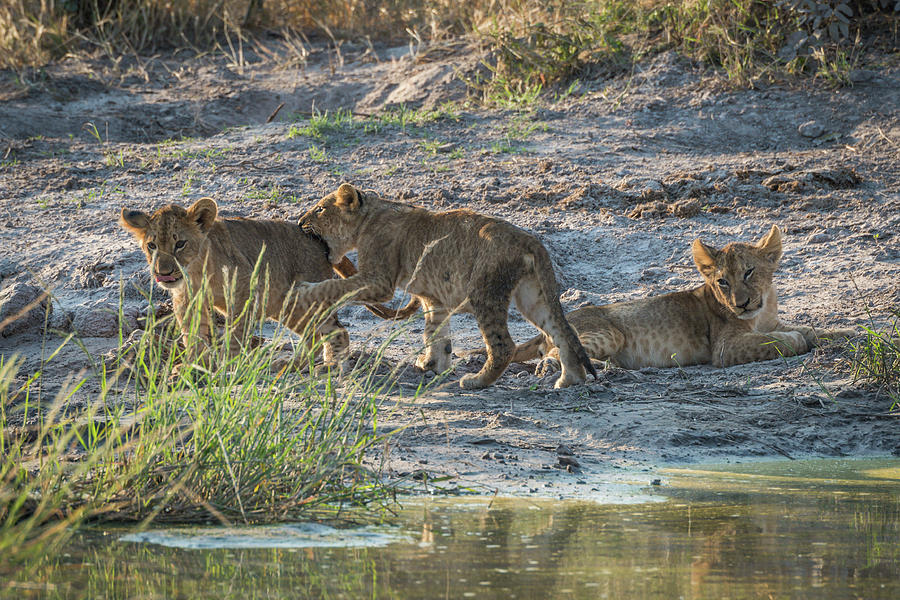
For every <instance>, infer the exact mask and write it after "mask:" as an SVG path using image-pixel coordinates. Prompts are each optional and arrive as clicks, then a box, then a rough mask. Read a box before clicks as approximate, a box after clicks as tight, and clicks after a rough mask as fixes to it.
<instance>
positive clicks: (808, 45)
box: [0, 0, 900, 93]
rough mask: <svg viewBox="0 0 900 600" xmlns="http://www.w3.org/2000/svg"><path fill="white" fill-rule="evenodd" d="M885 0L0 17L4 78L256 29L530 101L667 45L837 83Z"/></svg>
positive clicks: (214, 46)
mask: <svg viewBox="0 0 900 600" xmlns="http://www.w3.org/2000/svg"><path fill="white" fill-rule="evenodd" d="M898 15H900V2H895V0H856V1H852V0H780V1H778V2H772V1H764V0H705V1H704V0H679V1H671V0H669V1H667V0H641V1H636V2H631V1H624V0H594V1H582V2H570V1H566V0H547V1H540V0H473V1H471V2H456V1H453V0H384V1H382V2H377V3H376V2H363V1H360V0H311V1H307V2H301V1H299V0H11V1H10V2H8V3H4V6H2V7H0V32H2V33H0V68H12V69H22V68H24V67H39V66H41V65H43V64H46V63H47V62H49V61H51V60H56V59H59V58H62V57H64V56H66V55H68V54H71V53H85V52H88V53H90V52H100V53H102V54H105V55H106V56H108V57H110V58H113V59H115V58H116V57H117V56H121V55H122V54H139V53H144V52H150V51H153V50H154V49H158V48H163V47H171V46H173V45H174V46H177V47H185V48H192V49H194V50H196V51H198V52H206V51H213V52H215V51H218V50H222V51H226V52H227V51H230V52H234V48H235V46H236V45H240V44H243V43H245V42H246V41H249V40H250V39H251V38H252V37H253V36H254V35H256V34H258V33H260V32H263V31H268V32H272V31H277V32H279V34H280V35H284V36H286V37H290V38H292V39H298V40H301V43H302V40H303V39H307V38H308V37H312V36H319V37H327V38H330V39H331V40H333V41H334V42H335V44H339V43H340V40H343V39H352V40H357V41H358V40H360V39H364V40H368V42H369V43H372V42H377V41H385V42H394V43H404V42H406V41H408V40H414V41H416V42H428V43H432V44H433V43H436V42H441V41H444V40H447V39H458V38H460V37H465V38H466V39H467V40H468V41H469V42H470V43H472V44H473V45H476V46H481V47H483V49H485V50H488V53H487V56H488V57H489V58H488V60H487V61H486V62H487V65H488V67H489V69H490V70H491V73H492V77H491V78H490V81H488V82H471V83H474V84H475V85H476V87H478V86H479V84H481V87H482V88H483V87H484V86H485V85H487V84H489V85H490V87H491V88H498V89H500V90H505V91H507V92H509V93H524V92H528V91H532V92H533V91H534V90H537V91H540V90H542V89H545V88H546V87H547V86H548V85H550V84H553V83H556V82H560V81H563V82H564V81H566V80H568V79H570V78H572V77H577V76H578V75H579V74H581V73H583V72H585V71H586V70H596V69H598V68H599V69H601V70H614V69H619V68H623V67H625V66H627V64H628V63H629V62H630V61H631V60H633V59H634V58H639V57H640V56H642V55H644V54H646V53H647V52H652V51H659V50H663V49H669V48H676V49H678V50H679V51H681V52H683V53H685V54H686V55H688V56H690V57H691V58H693V59H696V60H698V61H702V62H704V63H706V64H709V65H713V66H716V67H722V68H724V69H725V72H726V73H727V76H728V78H729V79H731V80H733V81H735V82H736V83H738V84H741V85H746V84H752V82H753V81H754V80H756V79H759V78H773V77H781V76H784V75H786V74H787V75H791V74H798V73H810V74H813V75H815V76H818V77H823V78H825V79H827V80H828V81H829V82H831V83H834V84H837V85H840V84H845V83H849V79H848V73H849V71H850V70H851V69H852V68H853V67H854V66H855V64H856V63H857V62H859V61H860V60H861V56H860V44H859V41H860V39H861V36H867V37H872V36H871V34H872V33H873V32H877V35H876V36H875V37H876V38H877V39H876V45H877V44H881V45H884V46H885V48H891V47H896V43H897V32H898V22H900V19H898Z"/></svg>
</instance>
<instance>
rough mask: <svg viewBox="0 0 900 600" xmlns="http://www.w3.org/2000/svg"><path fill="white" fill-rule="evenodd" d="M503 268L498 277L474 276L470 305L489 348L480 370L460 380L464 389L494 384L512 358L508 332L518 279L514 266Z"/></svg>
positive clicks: (510, 337) (513, 349)
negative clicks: (475, 277) (511, 301)
mask: <svg viewBox="0 0 900 600" xmlns="http://www.w3.org/2000/svg"><path fill="white" fill-rule="evenodd" d="M504 271H505V272H504V273H502V274H501V273H498V274H497V275H496V276H495V277H490V276H487V277H482V278H479V279H475V281H474V282H473V283H474V285H473V286H472V288H471V292H470V293H469V306H470V307H471V309H472V314H473V315H474V316H475V320H476V321H477V322H478V328H479V329H480V330H481V337H482V338H484V345H485V346H486V347H487V361H485V363H484V366H483V367H482V368H481V370H480V371H479V372H478V373H475V374H469V375H466V376H464V377H463V378H462V379H460V380H459V385H460V387H462V388H465V389H469V390H474V389H478V388H483V387H487V386H489V385H491V384H492V383H494V382H495V381H497V379H498V378H499V377H500V375H502V374H503V371H505V370H506V367H508V366H509V363H510V362H511V361H512V356H513V352H514V351H515V348H516V344H515V342H513V339H512V336H511V335H509V329H508V328H507V325H506V323H507V319H508V318H509V302H510V298H511V296H512V288H513V286H514V285H515V280H516V277H515V275H516V274H515V266H513V265H510V266H509V268H508V269H505V270H504Z"/></svg>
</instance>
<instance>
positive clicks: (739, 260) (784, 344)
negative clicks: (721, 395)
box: [513, 226, 853, 373]
mask: <svg viewBox="0 0 900 600" xmlns="http://www.w3.org/2000/svg"><path fill="white" fill-rule="evenodd" d="M781 254H782V250H781V231H780V230H779V229H778V227H776V226H773V227H772V229H771V230H770V231H769V233H768V234H767V235H766V236H765V237H763V238H762V239H761V240H760V241H759V242H757V243H756V244H746V243H738V242H735V243H731V244H728V245H727V246H725V247H724V248H722V249H721V250H717V249H716V248H713V247H712V246H709V245H707V244H704V243H703V242H701V241H700V240H699V239H697V240H695V241H694V245H693V255H694V262H695V264H696V265H697V268H698V270H699V271H700V273H701V274H702V275H703V277H704V279H705V283H704V284H703V285H701V286H699V287H697V288H694V289H691V290H684V291H680V292H673V293H670V294H665V295H662V296H654V297H650V298H645V299H641V300H632V301H629V302H617V303H615V304H607V305H604V306H586V307H583V308H579V309H577V310H574V311H572V312H570V313H569V314H568V315H566V316H567V318H568V320H569V322H570V323H571V324H572V327H574V328H575V330H576V331H577V332H578V337H579V338H580V339H581V343H582V344H583V345H584V348H585V349H586V350H587V352H588V355H589V356H590V357H591V358H592V359H595V360H609V361H610V362H612V363H613V364H615V365H618V366H620V367H624V368H627V369H640V368H642V367H674V366H679V365H680V366H686V365H694V364H703V363H711V364H713V365H714V366H718V367H727V366H731V365H736V364H742V363H748V362H754V361H760V360H768V359H772V358H777V357H779V356H794V355H797V354H803V353H805V352H808V351H809V349H810V348H812V347H814V346H815V345H817V344H818V343H820V341H821V340H822V339H831V338H835V337H845V336H849V335H852V334H853V331H852V330H816V329H813V328H812V327H805V326H802V325H788V324H786V323H783V322H781V321H779V320H778V296H777V294H776V292H775V287H774V285H773V283H772V279H773V275H774V273H775V270H776V269H777V268H778V264H779V261H780V260H781ZM542 355H543V356H544V360H543V362H542V364H541V365H540V366H539V371H540V372H542V373H543V372H546V371H552V370H553V369H554V367H555V363H556V362H557V361H558V353H557V351H556V348H555V347H554V345H553V343H552V342H551V341H549V340H547V339H546V338H545V337H544V336H540V335H539V336H537V337H535V338H532V339H531V340H529V341H528V342H526V343H524V344H522V345H521V346H518V347H517V348H516V352H515V354H514V357H513V360H514V361H516V362H524V361H528V360H532V359H535V358H539V357H541V356H542Z"/></svg>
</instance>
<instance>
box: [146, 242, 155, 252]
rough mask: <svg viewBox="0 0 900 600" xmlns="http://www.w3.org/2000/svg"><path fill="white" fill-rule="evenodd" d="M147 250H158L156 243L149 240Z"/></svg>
mask: <svg viewBox="0 0 900 600" xmlns="http://www.w3.org/2000/svg"><path fill="white" fill-rule="evenodd" d="M147 250H149V251H150V252H153V251H154V250H156V244H154V243H153V242H147Z"/></svg>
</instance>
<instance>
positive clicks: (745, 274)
mask: <svg viewBox="0 0 900 600" xmlns="http://www.w3.org/2000/svg"><path fill="white" fill-rule="evenodd" d="M751 275H753V269H747V272H746V273H744V281H747V280H748V279H750V276H751Z"/></svg>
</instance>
